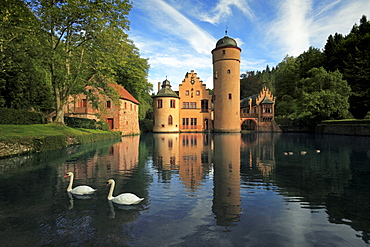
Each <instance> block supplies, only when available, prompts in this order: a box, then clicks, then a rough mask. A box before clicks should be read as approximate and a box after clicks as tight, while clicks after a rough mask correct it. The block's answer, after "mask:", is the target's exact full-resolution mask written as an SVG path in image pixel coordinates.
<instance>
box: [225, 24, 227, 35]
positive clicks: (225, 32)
mask: <svg viewBox="0 0 370 247" xmlns="http://www.w3.org/2000/svg"><path fill="white" fill-rule="evenodd" d="M225 36H227V26H226V30H225Z"/></svg>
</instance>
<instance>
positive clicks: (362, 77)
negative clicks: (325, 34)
mask: <svg viewBox="0 0 370 247" xmlns="http://www.w3.org/2000/svg"><path fill="white" fill-rule="evenodd" d="M324 54H325V56H326V65H325V68H326V69H327V70H328V71H335V70H339V71H340V72H341V73H342V74H343V78H344V79H345V80H346V81H347V82H348V84H349V85H350V86H351V88H352V95H351V96H350V104H351V107H350V111H351V113H352V114H353V115H354V117H356V118H363V117H364V116H365V115H366V113H367V112H368V111H370V103H369V102H370V22H369V21H368V20H367V18H366V16H363V17H362V18H361V20H360V25H357V24H355V25H354V26H353V28H352V30H351V32H350V33H349V34H348V35H347V36H345V37H343V36H342V35H341V34H337V33H336V34H335V36H334V37H333V36H329V38H328V41H327V43H326V45H325V49H324Z"/></svg>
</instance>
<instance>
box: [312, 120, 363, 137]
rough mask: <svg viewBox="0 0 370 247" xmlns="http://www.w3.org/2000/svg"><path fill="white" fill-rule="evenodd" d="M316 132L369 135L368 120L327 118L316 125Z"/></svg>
mask: <svg viewBox="0 0 370 247" xmlns="http://www.w3.org/2000/svg"><path fill="white" fill-rule="evenodd" d="M316 134H333V135H352V136H370V120H368V119H364V120H327V121H322V122H321V124H318V125H317V126H316Z"/></svg>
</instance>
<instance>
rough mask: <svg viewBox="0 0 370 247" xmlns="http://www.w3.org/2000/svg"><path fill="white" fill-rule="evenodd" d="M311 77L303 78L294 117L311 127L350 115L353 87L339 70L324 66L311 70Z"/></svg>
mask: <svg viewBox="0 0 370 247" xmlns="http://www.w3.org/2000/svg"><path fill="white" fill-rule="evenodd" d="M309 74H310V77H308V78H304V79H301V80H300V82H299V84H300V92H299V95H300V97H299V98H298V99H297V111H296V113H294V114H293V115H292V117H293V119H295V120H297V121H299V122H300V123H301V124H310V126H309V127H313V126H315V125H316V124H317V123H319V122H321V121H322V120H326V119H340V118H346V117H348V116H349V111H348V109H349V102H348V98H349V96H350V92H351V88H350V87H349V86H348V84H347V82H346V81H345V80H343V78H342V74H341V73H340V72H339V71H334V72H327V71H326V70H325V69H324V68H323V67H320V68H313V69H311V70H310V71H309Z"/></svg>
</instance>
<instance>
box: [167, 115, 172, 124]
mask: <svg viewBox="0 0 370 247" xmlns="http://www.w3.org/2000/svg"><path fill="white" fill-rule="evenodd" d="M172 121H173V118H172V116H171V115H169V116H168V125H172Z"/></svg>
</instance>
